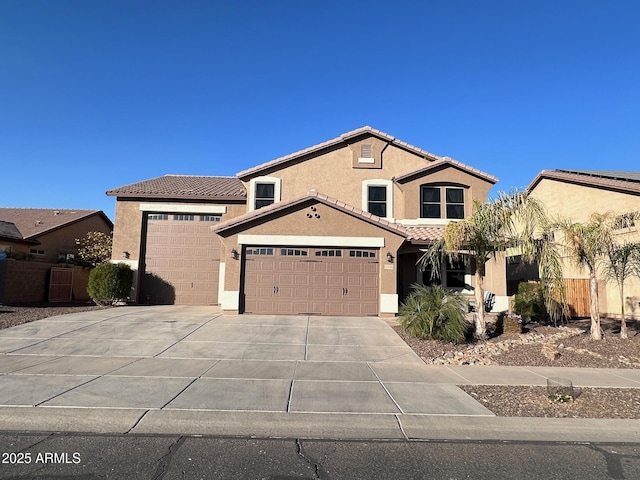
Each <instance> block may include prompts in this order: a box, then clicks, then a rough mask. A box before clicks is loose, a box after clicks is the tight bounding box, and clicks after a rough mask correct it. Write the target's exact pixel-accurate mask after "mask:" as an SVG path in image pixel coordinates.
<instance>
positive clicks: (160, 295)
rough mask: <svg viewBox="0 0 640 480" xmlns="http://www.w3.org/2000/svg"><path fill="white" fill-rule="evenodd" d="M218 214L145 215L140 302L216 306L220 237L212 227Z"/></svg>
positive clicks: (218, 217) (218, 218) (216, 221)
mask: <svg viewBox="0 0 640 480" xmlns="http://www.w3.org/2000/svg"><path fill="white" fill-rule="evenodd" d="M219 221H220V216H219V215H191V214H172V213H153V214H148V215H147V236H146V252H145V268H144V275H143V277H142V282H141V296H140V301H141V302H143V303H150V304H161V305H165V304H176V305H216V304H217V303H218V272H219V269H220V240H219V239H218V236H217V235H215V234H214V233H213V232H212V231H211V226H212V225H215V224H217V223H218V222H219Z"/></svg>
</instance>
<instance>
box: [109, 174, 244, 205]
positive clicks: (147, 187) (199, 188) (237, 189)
mask: <svg viewBox="0 0 640 480" xmlns="http://www.w3.org/2000/svg"><path fill="white" fill-rule="evenodd" d="M107 195H109V196H112V197H143V198H147V197H148V198H182V199H189V198H193V199H198V200H207V199H209V200H245V199H246V196H247V193H246V191H245V189H244V186H243V185H242V182H241V181H240V180H239V179H237V178H236V177H205V176H195V175H165V176H163V177H157V178H152V179H150V180H144V181H142V182H138V183H132V184H130V185H125V186H123V187H118V188H114V189H112V190H108V191H107Z"/></svg>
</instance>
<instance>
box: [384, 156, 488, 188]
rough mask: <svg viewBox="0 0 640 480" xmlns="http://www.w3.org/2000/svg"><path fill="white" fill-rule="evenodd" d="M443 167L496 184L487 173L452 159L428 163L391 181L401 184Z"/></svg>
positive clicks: (446, 158) (444, 158)
mask: <svg viewBox="0 0 640 480" xmlns="http://www.w3.org/2000/svg"><path fill="white" fill-rule="evenodd" d="M445 165H451V166H453V167H456V168H459V169H460V170H464V171H465V172H468V173H470V174H471V175H475V176H476V177H480V178H482V179H484V180H487V181H488V182H491V183H497V182H498V178H497V177H494V176H493V175H489V174H488V173H485V172H483V171H482V170H478V169H477V168H473V167H470V166H469V165H465V164H464V163H462V162H459V161H458V160H454V159H453V158H450V157H443V158H441V159H440V160H436V161H435V162H433V163H430V164H429V165H427V166H425V167H423V168H420V169H418V170H413V171H411V172H407V173H403V174H402V175H398V176H396V177H393V179H392V180H393V181H394V182H402V181H403V180H407V179H409V178H411V177H414V176H416V175H420V174H422V173H426V172H428V171H430V170H433V169H436V168H440V167H442V166H445Z"/></svg>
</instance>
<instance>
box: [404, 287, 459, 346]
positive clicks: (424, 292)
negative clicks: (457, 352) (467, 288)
mask: <svg viewBox="0 0 640 480" xmlns="http://www.w3.org/2000/svg"><path fill="white" fill-rule="evenodd" d="M468 310H469V302H468V301H467V299H466V298H465V297H464V295H462V294H460V293H457V292H453V291H450V290H447V289H445V288H443V287H441V286H439V285H434V286H425V285H416V286H414V287H413V291H412V292H411V293H410V294H409V296H408V297H407V300H406V301H405V302H404V303H403V304H402V305H401V306H400V312H399V314H400V325H401V327H402V329H403V330H404V331H405V332H407V333H409V334H410V335H413V336H414V337H417V338H430V339H433V340H443V341H445V342H455V343H461V342H464V341H465V339H466V337H467V332H468V330H469V327H470V324H469V322H467V320H466V319H465V314H466V312H468Z"/></svg>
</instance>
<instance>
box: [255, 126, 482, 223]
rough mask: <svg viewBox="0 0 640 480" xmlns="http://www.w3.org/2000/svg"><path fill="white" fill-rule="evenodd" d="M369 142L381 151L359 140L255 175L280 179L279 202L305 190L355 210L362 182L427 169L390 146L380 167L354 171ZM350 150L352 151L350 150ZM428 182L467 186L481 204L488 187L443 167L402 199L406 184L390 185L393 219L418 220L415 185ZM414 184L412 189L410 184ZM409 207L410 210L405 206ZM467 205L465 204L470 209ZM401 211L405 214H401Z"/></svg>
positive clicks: (412, 156) (373, 141)
mask: <svg viewBox="0 0 640 480" xmlns="http://www.w3.org/2000/svg"><path fill="white" fill-rule="evenodd" d="M362 143H371V144H373V145H374V152H378V151H382V147H381V146H380V145H379V144H380V141H379V140H378V139H374V138H369V139H364V140H361V141H359V142H357V143H354V144H352V145H351V146H344V147H342V148H340V149H336V150H333V151H330V152H328V153H325V154H322V155H318V156H317V157H314V158H310V159H308V160H305V161H302V162H299V163H296V164H293V165H289V166H286V167H283V168H281V169H279V170H277V171H270V172H268V173H260V174H256V175H255V176H259V175H265V176H270V177H276V178H280V179H281V180H282V191H281V201H288V200H293V199H295V198H299V197H302V196H304V195H306V194H307V193H308V192H309V190H311V189H315V190H316V191H318V192H319V193H322V194H325V195H328V196H330V197H333V198H337V199H339V200H341V201H343V202H345V203H347V204H348V205H352V206H354V207H357V208H361V206H362V182H363V181H364V180H372V179H382V180H391V179H392V178H393V177H394V176H399V175H402V174H405V173H409V172H411V171H414V170H418V169H420V168H423V167H425V166H428V165H429V164H430V163H431V162H430V161H428V160H425V159H424V158H422V157H419V156H417V155H415V154H413V153H410V152H407V151H406V150H403V149H401V148H398V147H397V146H394V145H388V146H387V147H386V148H384V150H383V151H382V157H381V165H382V167H381V168H362V165H360V166H358V168H354V161H355V160H354V159H356V156H357V154H358V152H359V151H360V147H359V145H360V144H362ZM351 147H353V148H351ZM244 180H245V181H244V185H245V188H246V189H247V191H249V189H250V186H249V178H245V179H244ZM430 182H453V183H460V184H465V185H470V186H471V195H470V199H471V198H476V199H478V200H480V201H485V199H486V195H487V192H488V191H489V189H490V188H491V184H490V183H489V182H487V181H484V180H481V179H479V178H477V177H474V176H472V175H469V174H467V173H465V172H462V171H460V170H458V169H454V168H446V169H443V170H440V171H438V172H435V173H434V174H428V175H427V176H425V177H424V178H423V179H422V180H419V181H418V180H416V181H412V182H411V188H410V191H409V192H408V193H407V196H406V199H405V197H404V194H403V190H406V188H405V187H407V186H408V185H407V184H405V185H402V186H401V187H400V188H398V186H394V189H393V190H394V198H393V204H394V211H393V218H396V219H401V218H418V217H419V216H420V215H419V203H420V192H419V185H421V184H424V183H430ZM414 183H415V186H414V185H413V184H414ZM407 205H410V206H411V207H407ZM470 205H471V203H470V202H469V206H468V207H467V208H471V207H470ZM405 210H406V211H407V215H405Z"/></svg>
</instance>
